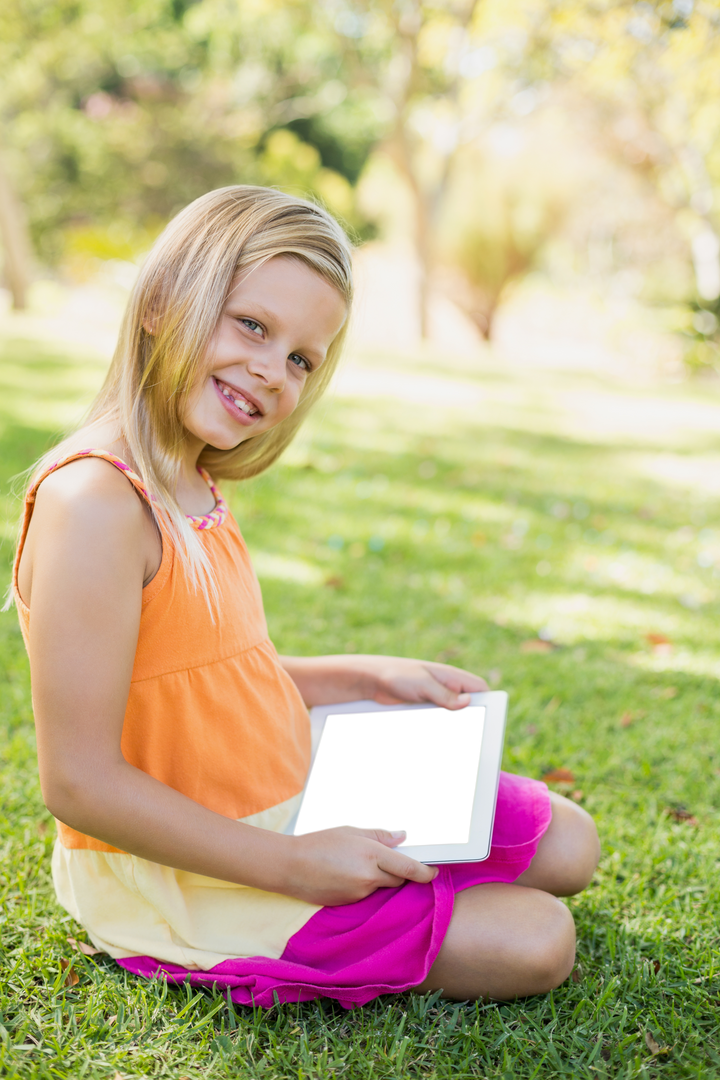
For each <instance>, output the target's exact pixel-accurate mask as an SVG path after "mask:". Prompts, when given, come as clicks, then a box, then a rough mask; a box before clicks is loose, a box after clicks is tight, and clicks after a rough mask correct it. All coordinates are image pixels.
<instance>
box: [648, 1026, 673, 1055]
mask: <svg viewBox="0 0 720 1080" xmlns="http://www.w3.org/2000/svg"><path fill="white" fill-rule="evenodd" d="M645 1045H646V1046H647V1048H648V1050H649V1051H650V1053H651V1054H652V1056H653V1057H657V1056H658V1055H659V1054H669V1053H670V1047H669V1046H660V1044H659V1043H657V1042H655V1039H654V1038H653V1037H652V1035H651V1034H650V1032H649V1031H646V1032H645Z"/></svg>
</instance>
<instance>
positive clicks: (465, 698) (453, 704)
mask: <svg viewBox="0 0 720 1080" xmlns="http://www.w3.org/2000/svg"><path fill="white" fill-rule="evenodd" d="M433 689H435V687H433ZM433 700H434V703H435V704H436V705H441V706H442V707H443V709H464V708H465V706H466V705H469V704H470V695H469V694H459V693H457V692H456V691H455V690H451V689H450V687H449V686H445V684H444V683H441V682H438V683H437V689H436V690H435V694H434V697H433Z"/></svg>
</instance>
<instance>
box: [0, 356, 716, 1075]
mask: <svg viewBox="0 0 720 1080" xmlns="http://www.w3.org/2000/svg"><path fill="white" fill-rule="evenodd" d="M384 363H385V367H383V366H382V364H381V363H380V359H379V357H378V356H377V355H376V356H375V357H369V358H366V360H365V363H364V364H363V366H362V367H361V368H360V369H359V370H360V376H359V384H358V387H356V389H357V390H358V392H360V391H362V393H363V395H364V396H363V397H362V398H360V397H347V396H340V397H338V398H337V399H335V400H333V401H331V402H330V403H328V404H326V405H324V406H323V407H322V409H321V410H320V411H319V412H318V414H317V415H316V417H315V418H314V419H313V421H312V423H311V425H310V426H309V427H308V428H307V430H306V431H305V432H304V433H303V434H302V436H301V438H300V439H299V440H298V442H297V444H296V445H295V446H294V447H293V448H292V450H291V452H290V453H289V454H288V456H287V459H286V461H285V463H284V464H281V465H280V466H279V467H277V468H276V469H274V470H272V471H271V472H269V473H267V474H266V475H264V476H262V477H259V478H258V479H257V480H255V481H253V482H251V483H249V484H246V485H244V486H241V487H237V488H235V489H230V490H228V494H229V495H230V498H231V502H232V505H233V509H234V511H235V513H236V515H237V517H238V520H239V521H240V524H241V527H242V529H243V531H244V533H245V536H246V538H247V541H248V544H249V547H250V549H251V551H252V553H253V554H254V556H255V557H256V561H257V567H258V572H259V575H260V578H261V581H262V584H263V590H264V595H265V601H266V608H267V613H268V620H269V624H270V628H271V632H272V634H273V637H274V639H275V641H276V643H277V645H278V647H279V648H280V649H281V650H284V651H286V652H292V651H296V652H298V653H312V652H343V651H370V652H372V651H376V652H391V651H392V652H398V653H402V654H405V655H420V656H425V657H430V658H438V659H443V660H446V661H447V662H451V663H456V664H459V665H462V666H466V667H469V668H471V669H473V670H477V671H479V672H481V673H484V674H486V675H487V677H488V678H489V680H490V682H491V683H492V685H494V686H500V685H502V686H503V687H505V688H506V689H508V691H509V692H510V697H511V713H510V723H509V729H508V737H507V746H506V755H505V764H506V767H507V768H510V769H515V770H520V771H524V772H526V773H528V774H529V775H532V776H541V775H542V774H543V773H544V772H546V771H547V770H549V769H551V768H557V767H563V768H566V769H569V770H571V771H572V773H573V774H574V776H575V780H574V782H573V784H572V785H570V786H569V788H568V791H571V792H574V793H575V797H576V798H578V799H579V800H581V801H582V803H583V805H585V806H586V807H587V808H588V809H589V810H590V811H591V812H592V813H593V814H595V815H596V817H597V821H598V824H599V828H600V833H601V837H602V840H603V848H604V854H603V860H602V863H601V866H600V868H599V870H598V873H597V876H596V880H595V882H594V884H593V886H592V887H591V888H590V889H589V890H588V891H587V893H585V894H584V895H583V896H581V897H579V898H577V899H574V900H572V901H571V902H570V903H571V907H572V909H573V912H574V914H575V917H576V920H577V923H578V929H579V948H578V968H577V971H576V974H575V977H574V979H573V980H570V981H568V983H567V984H566V985H565V986H563V987H562V988H561V989H560V990H558V991H556V992H555V993H554V994H553V995H550V996H548V997H545V998H539V999H532V1000H530V1001H526V1002H520V1003H517V1004H514V1005H503V1006H497V1005H494V1004H473V1005H459V1006H458V1005H455V1004H444V1003H442V1002H441V1001H438V1000H437V998H434V997H429V998H422V999H418V998H414V997H412V996H407V997H402V998H399V999H397V1000H391V999H381V1000H379V1001H377V1002H375V1003H373V1004H371V1005H370V1006H367V1007H366V1008H364V1009H362V1010H358V1011H356V1012H353V1013H345V1012H344V1011H343V1010H341V1009H340V1008H338V1007H336V1006H334V1005H332V1004H329V1003H317V1004H313V1005H305V1006H301V1007H299V1008H290V1007H282V1008H279V1009H275V1010H270V1011H261V1010H257V1011H255V1012H254V1013H253V1012H252V1011H247V1010H242V1009H237V1010H236V1009H234V1008H232V1007H230V1006H228V1004H227V1002H226V1001H225V1000H224V999H223V998H222V997H220V996H215V995H213V994H212V993H209V992H208V993H192V992H190V991H186V990H184V989H168V988H167V987H166V986H164V985H162V984H157V983H145V982H141V981H139V980H137V979H134V978H133V977H131V976H128V975H127V974H126V973H124V972H123V971H121V970H120V969H118V968H116V967H115V966H114V965H113V963H112V962H111V961H110V960H109V959H107V958H106V957H102V956H100V957H95V958H87V957H83V956H82V955H81V954H79V953H77V952H74V951H73V949H72V947H71V945H70V944H69V943H68V941H67V938H68V937H69V936H72V937H77V936H82V935H81V933H80V932H79V930H78V928H77V927H76V926H75V924H73V922H72V920H70V919H69V918H68V917H66V916H65V915H64V914H63V913H62V912H61V911H59V909H58V908H57V906H56V904H55V901H54V898H53V895H52V890H51V886H50V882H49V853H50V849H51V846H52V838H53V826H52V824H51V823H50V822H49V820H48V815H47V813H46V811H45V810H44V808H43V805H42V801H41V797H40V793H39V787H38V783H37V775H36V765H35V760H34V746H33V734H32V717H31V708H30V692H29V678H28V670H27V662H26V659H25V655H24V650H23V647H22V642H21V639H20V635H19V632H18V630H17V625H16V619H15V615H14V614H13V613H12V612H11V613H9V614H7V615H4V616H2V618H1V619H0V658H1V660H2V665H3V681H2V686H1V687H0V695H1V696H0V710H1V711H0V717H1V722H2V725H3V732H4V735H5V739H4V744H3V754H2V784H3V788H2V790H3V796H2V804H1V810H0V812H1V813H2V844H3V852H4V856H5V858H4V863H3V870H2V877H1V878H0V895H1V896H2V903H3V914H2V917H3V939H2V944H3V950H4V955H3V969H2V970H3V973H2V978H1V980H0V1012H1V1014H2V1015H0V1025H2V1026H1V1027H0V1040H1V1041H0V1075H2V1076H8V1077H14V1076H17V1077H22V1078H26V1077H29V1078H35V1077H37V1078H43V1080H45V1078H48V1080H49V1078H50V1077H53V1078H66V1077H67V1078H69V1077H73V1078H74V1077H76V1076H87V1077H93V1078H95V1077H98V1078H99V1077H108V1078H112V1077H114V1075H115V1073H116V1072H118V1073H119V1074H120V1076H121V1077H131V1076H158V1077H164V1076H167V1077H176V1078H178V1080H179V1078H181V1077H184V1076H187V1077H193V1078H195V1077H200V1076H203V1077H206V1076H207V1077H211V1078H214V1077H223V1076H233V1077H247V1078H252V1080H255V1078H257V1080H260V1078H263V1080H269V1078H282V1080H285V1078H291V1077H292V1078H298V1080H300V1078H303V1080H310V1078H313V1080H319V1078H323V1080H324V1078H326V1077H328V1078H329V1077H342V1076H347V1077H351V1078H353V1080H355V1078H365V1077H378V1078H385V1077H388V1078H390V1077H405V1076H410V1077H430V1078H436V1077H437V1078H440V1077H448V1078H450V1077H453V1078H455V1077H478V1078H479V1077H507V1078H510V1077H527V1078H530V1077H559V1076H564V1077H568V1078H571V1077H572V1078H575V1077H588V1078H589V1077H596V1076H613V1077H627V1078H630V1077H641V1076H642V1077H650V1076H661V1075H662V1076H666V1077H708V1076H715V1075H720V1050H718V1046H720V1022H719V1020H718V1016H719V1014H718V1000H720V987H719V985H718V980H719V979H720V970H719V968H720V964H719V962H718V953H719V948H718V947H719V945H720V932H719V931H718V928H717V913H718V910H719V909H720V903H719V901H720V885H718V868H719V866H720V844H719V843H718V822H719V816H720V815H719V814H718V810H717V807H718V803H719V801H720V799H719V797H720V749H719V744H718V735H717V732H718V723H719V721H720V706H719V704H718V695H717V675H718V673H720V620H719V619H718V615H719V614H720V609H719V605H718V602H717V585H718V579H717V576H716V570H715V564H716V561H718V562H720V522H718V519H717V514H716V510H715V505H714V502H713V501H712V499H711V498H710V496H709V495H708V494H707V493H706V490H705V488H703V487H701V486H698V485H697V484H696V483H695V482H694V481H692V482H691V480H690V479H687V478H688V477H690V476H691V475H692V462H693V461H694V460H695V457H697V459H698V460H701V459H712V457H713V455H714V454H716V453H718V452H720V436H717V435H715V434H714V433H713V427H712V423H714V425H715V426H714V431H718V430H720V425H719V424H718V421H720V398H719V397H718V395H717V393H716V392H715V391H714V390H712V388H709V389H707V390H700V389H698V388H696V387H693V386H691V387H689V388H679V387H659V388H657V390H654V391H652V392H651V391H649V390H647V389H645V390H643V392H642V394H641V393H640V392H639V391H638V390H636V389H633V388H632V387H628V388H621V387H617V386H610V385H600V384H599V383H598V381H597V380H596V379H590V378H587V379H582V378H580V377H577V378H573V377H571V376H570V375H566V376H563V377H562V378H560V377H559V376H553V375H552V373H539V372H537V371H535V372H530V373H526V374H523V373H521V372H518V371H514V372H513V371H511V370H507V369H503V368H501V367H496V368H490V367H486V369H485V370H484V371H473V369H472V368H470V367H469V365H468V363H467V362H466V361H464V362H463V363H462V364H458V365H457V366H456V367H454V368H453V367H452V365H451V364H450V363H449V362H448V361H447V360H445V359H442V358H440V359H437V360H436V361H435V362H434V363H433V358H432V357H431V356H429V355H423V356H422V357H421V363H420V365H419V366H420V369H421V370H422V373H423V374H424V375H427V376H428V377H430V376H432V378H434V379H437V380H440V379H445V378H446V377H448V378H449V377H450V376H452V378H454V379H455V381H456V382H462V381H463V380H464V381H465V382H466V383H468V384H470V383H472V385H473V388H474V394H475V396H474V398H473V399H472V400H473V402H474V404H473V403H472V402H471V404H470V405H468V404H467V401H466V402H465V404H463V401H462V400H459V401H458V402H457V407H455V408H450V407H449V406H448V405H447V402H446V400H445V399H443V403H442V404H441V405H438V404H437V403H434V402H433V400H432V398H431V399H430V400H428V398H427V393H426V391H427V392H432V389H433V386H434V385H435V384H432V383H431V384H425V387H424V389H423V384H421V383H416V385H415V390H416V392H415V394H414V397H413V398H412V400H410V401H407V400H405V401H403V400H401V399H399V398H398V397H397V396H396V397H392V396H384V395H383V393H382V391H387V392H388V394H393V393H395V394H396V393H397V392H398V390H399V388H401V387H402V385H403V380H402V379H400V378H398V380H396V382H395V383H393V384H392V385H391V384H389V383H384V382H383V371H384V370H385V369H386V368H389V367H392V368H393V370H394V371H395V372H396V373H398V374H399V375H402V376H403V378H404V379H405V380H411V379H412V378H413V367H412V358H411V357H410V358H409V357H388V358H387V359H386V360H385V361H384ZM101 376H102V370H101V369H100V368H99V367H98V365H96V364H93V363H92V362H91V361H90V360H88V361H84V362H83V363H82V364H76V363H73V362H71V361H70V359H69V358H68V357H63V356H61V355H56V354H54V353H53V352H52V351H51V350H49V348H48V347H47V346H38V345H36V344H29V343H22V342H17V343H15V344H14V345H10V344H7V345H6V346H5V350H4V353H3V354H2V357H1V358H0V388H4V389H3V391H2V393H1V394H0V399H1V404H0V446H1V449H2V454H1V456H0V468H1V469H2V481H3V491H4V492H5V493H7V491H8V482H9V478H10V477H11V476H12V475H14V474H15V473H17V472H19V471H20V470H21V469H23V468H25V467H26V466H27V465H28V464H30V462H31V461H32V459H33V457H35V456H37V455H38V454H39V453H40V452H41V451H42V450H44V449H45V448H46V446H47V445H48V443H49V440H50V439H51V438H52V435H53V432H54V431H56V430H57V429H58V427H60V426H62V425H65V424H67V423H69V422H70V421H71V419H72V418H73V416H77V415H79V413H80V411H81V409H82V407H83V406H84V404H85V403H86V402H87V399H88V397H89V395H90V393H91V392H92V390H93V389H94V388H95V387H96V386H97V385H98V383H99V380H100V378H101ZM370 379H375V380H376V381H375V383H369V382H368V380H370ZM362 380H365V383H362ZM361 383H362V385H360V384H361ZM445 385H446V384H445ZM363 386H364V389H363ZM373 386H374V387H375V389H374V391H373ZM5 391H7V393H6V392H5ZM423 395H425V396H423ZM648 399H651V400H650V402H649V404H647V401H648ZM468 400H469V395H468ZM580 401H581V402H582V409H581V410H580V411H579V412H578V410H577V408H576V407H577V405H578V402H580ZM643 402H645V403H646V405H647V411H646V413H643V412H642V409H643V408H644V407H645V406H643V404H642V403H643ZM609 403H610V404H613V403H614V404H613V408H614V409H615V406H617V409H616V411H615V415H616V416H620V417H623V416H627V415H633V416H634V422H633V431H632V432H626V431H623V430H622V426H621V425H618V430H617V431H615V432H614V433H613V432H612V431H611V430H610V428H611V427H612V425H611V424H609V423H608V422H607V418H606V415H605V411H606V410H607V409H608V408H609ZM618 403H619V404H618ZM578 416H580V417H581V418H583V423H580V422H579V420H578ZM663 417H665V423H664V426H663V423H661V420H662V418H663ZM713 418H714V419H713ZM711 420H712V423H711ZM658 455H665V457H664V458H663V460H667V456H668V455H671V456H672V455H676V456H677V457H680V458H682V460H683V462H684V463H685V466H684V468H685V472H684V473H682V475H681V472H680V470H677V469H676V470H675V471H674V472H673V473H672V475H669V474H667V473H666V472H663V470H662V468H658V469H655V468H654V467H653V462H654V461H656V459H657V457H658ZM683 477H685V478H686V479H683ZM686 480H687V482H686ZM17 508H18V503H17V501H16V500H13V499H11V498H10V497H9V496H8V495H7V494H6V495H5V499H4V503H3V518H4V520H6V521H7V523H8V525H7V528H8V533H9V532H10V529H11V523H12V519H13V517H14V515H15V514H16V512H17ZM2 551H3V562H4V566H5V567H6V569H7V567H8V566H9V559H10V553H11V545H10V543H9V541H6V542H5V544H4V546H3V548H2ZM540 640H542V641H544V642H545V643H546V644H545V645H541V646H538V645H537V642H538V641H540ZM528 642H532V643H533V645H532V646H530V647H531V648H538V647H539V648H544V649H546V650H547V651H543V652H539V651H526V650H527V649H528V645H527V643H528ZM683 813H687V814H689V815H692V817H693V818H694V819H695V821H696V822H697V824H692V823H691V822H688V821H687V820H682V815H683ZM678 816H679V817H680V819H681V820H677V817H678ZM63 959H64V960H73V965H74V968H75V970H76V972H77V974H78V975H79V982H78V983H77V985H75V986H72V987H70V986H66V985H65V983H66V978H67V973H66V971H65V970H63V968H62V966H61V960H63ZM648 1035H650V1036H651V1039H652V1040H654V1042H655V1044H657V1046H659V1047H660V1048H661V1050H662V1051H663V1052H661V1053H659V1054H656V1055H655V1056H653V1055H652V1054H651V1051H650V1049H649V1046H648V1041H647V1039H646V1036H648Z"/></svg>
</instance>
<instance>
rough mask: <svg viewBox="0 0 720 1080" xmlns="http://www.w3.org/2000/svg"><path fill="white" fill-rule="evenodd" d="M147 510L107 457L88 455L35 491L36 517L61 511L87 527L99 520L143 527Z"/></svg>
mask: <svg viewBox="0 0 720 1080" xmlns="http://www.w3.org/2000/svg"><path fill="white" fill-rule="evenodd" d="M145 513H146V512H145V510H144V508H143V503H142V500H141V498H140V497H139V496H138V493H137V492H136V490H135V489H134V487H133V485H132V484H131V483H130V481H129V480H128V479H127V477H126V476H124V475H123V473H122V472H121V471H120V469H118V468H116V467H115V466H114V465H112V464H111V463H110V462H109V461H105V460H104V459H103V458H92V457H85V458H76V459H75V460H74V461H71V462H69V463H68V464H67V465H63V466H62V467H61V468H59V469H55V470H54V471H53V472H51V473H49V474H48V475H47V476H46V477H44V479H43V480H42V482H41V483H40V485H39V487H38V489H37V492H36V495H35V511H34V514H33V517H35V516H36V515H40V516H42V517H45V516H56V515H60V516H61V517H62V518H63V519H70V520H72V521H73V522H74V523H75V524H77V525H79V526H82V527H84V528H87V527H88V526H92V525H93V524H94V523H96V524H98V525H102V526H104V527H107V526H108V525H113V526H114V527H115V529H117V528H120V530H121V531H122V532H125V530H126V529H130V530H132V529H133V528H138V529H141V528H142V527H143V523H144V520H145ZM123 526H124V528H123Z"/></svg>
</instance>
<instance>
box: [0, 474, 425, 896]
mask: <svg viewBox="0 0 720 1080" xmlns="http://www.w3.org/2000/svg"><path fill="white" fill-rule="evenodd" d="M26 558H27V559H28V560H29V562H27V563H25V559H26ZM23 562H24V563H25V570H26V571H27V570H28V568H29V573H28V572H25V573H24V574H23V581H24V582H25V584H24V585H21V589H22V590H23V598H24V599H25V601H26V602H27V603H28V604H30V606H31V619H30V622H31V628H30V662H31V670H32V684H33V704H34V710H35V719H36V725H37V739H38V758H39V765H40V780H41V785H42V790H43V797H44V799H45V802H46V804H47V806H48V808H49V809H50V811H51V812H52V813H53V814H54V815H55V816H56V817H58V818H59V819H60V820H61V821H63V822H65V823H66V824H67V825H69V826H70V827H71V828H73V829H77V830H78V831H80V832H83V833H86V834H88V835H90V836H94V837H97V838H98V839H99V840H103V841H105V842H106V843H108V844H111V845H112V846H113V847H117V848H119V849H121V850H122V851H127V852H131V853H133V854H135V855H138V856H141V857H142V858H145V859H150V860H152V861H153V862H158V863H162V864H164V865H168V866H174V867H176V868H178V869H180V870H188V871H190V872H193V873H197V874H204V875H207V876H209V877H214V878H220V879H222V880H225V881H232V882H236V883H238V884H243V885H250V886H254V887H257V888H261V889H265V890H268V891H272V892H281V893H286V894H287V895H290V896H296V897H298V898H300V899H303V900H307V901H309V902H310V903H316V904H342V903H348V902H350V901H352V900H357V899H360V898H361V897H363V896H366V895H368V894H369V893H371V892H373V891H374V890H375V889H376V888H378V887H379V886H387V885H398V884H401V883H402V880H404V879H405V878H411V879H412V880H415V881H430V880H431V879H432V878H433V877H434V876H435V871H434V870H433V869H432V868H430V867H426V866H423V865H422V864H420V863H417V862H415V860H413V859H410V858H408V857H407V856H406V855H403V854H402V853H400V852H397V851H394V850H393V846H394V845H396V844H398V843H400V842H401V838H399V837H392V836H391V834H389V833H384V832H382V831H368V832H364V831H362V830H358V829H333V830H328V831H326V832H322V833H313V834H309V835H308V836H303V837H289V836H284V835H282V834H278V833H273V832H268V831H266V830H263V829H258V828H254V827H253V826H250V825H243V824H240V823H238V822H236V821H233V820H231V819H230V818H226V817H223V816H222V815H220V814H216V813H213V812H212V811H211V810H208V809H207V808H205V807H203V806H201V805H200V804H198V803H196V802H194V801H193V800H192V799H189V798H187V797H186V796H184V795H182V794H180V793H179V792H177V791H175V790H173V789H172V788H169V787H166V786H165V785H164V784H162V783H160V782H159V781H157V780H155V779H153V778H152V777H151V776H149V775H148V774H147V773H144V772H142V771H141V770H139V769H136V768H135V767H134V766H132V765H130V764H129V763H128V762H127V761H126V760H125V758H124V757H123V755H122V750H121V735H122V728H123V719H124V714H125V708H126V704H127V698H128V693H129V686H130V678H131V674H132V669H133V662H134V656H135V649H136V646H137V639H138V632H139V625H140V611H141V603H142V585H143V580H144V578H145V577H146V573H147V567H148V528H147V517H146V511H145V510H144V508H143V505H142V503H141V502H140V500H139V498H138V497H137V495H136V494H135V492H134V491H133V490H132V488H131V487H130V486H129V485H128V483H127V481H126V480H125V479H124V477H123V476H122V475H121V474H120V473H119V472H118V471H117V470H116V469H115V468H114V467H113V466H111V465H108V464H107V463H105V462H101V461H97V460H86V461H82V462H76V463H73V464H71V465H67V466H65V467H64V468H63V469H60V470H58V472H57V473H54V474H52V475H51V476H49V477H48V478H47V479H46V480H45V481H44V482H43V484H42V486H41V488H40V489H39V492H38V497H37V501H36V506H35V510H34V514H33V519H32V522H31V526H30V531H29V534H28V541H27V547H26V550H25V551H24V552H23Z"/></svg>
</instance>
